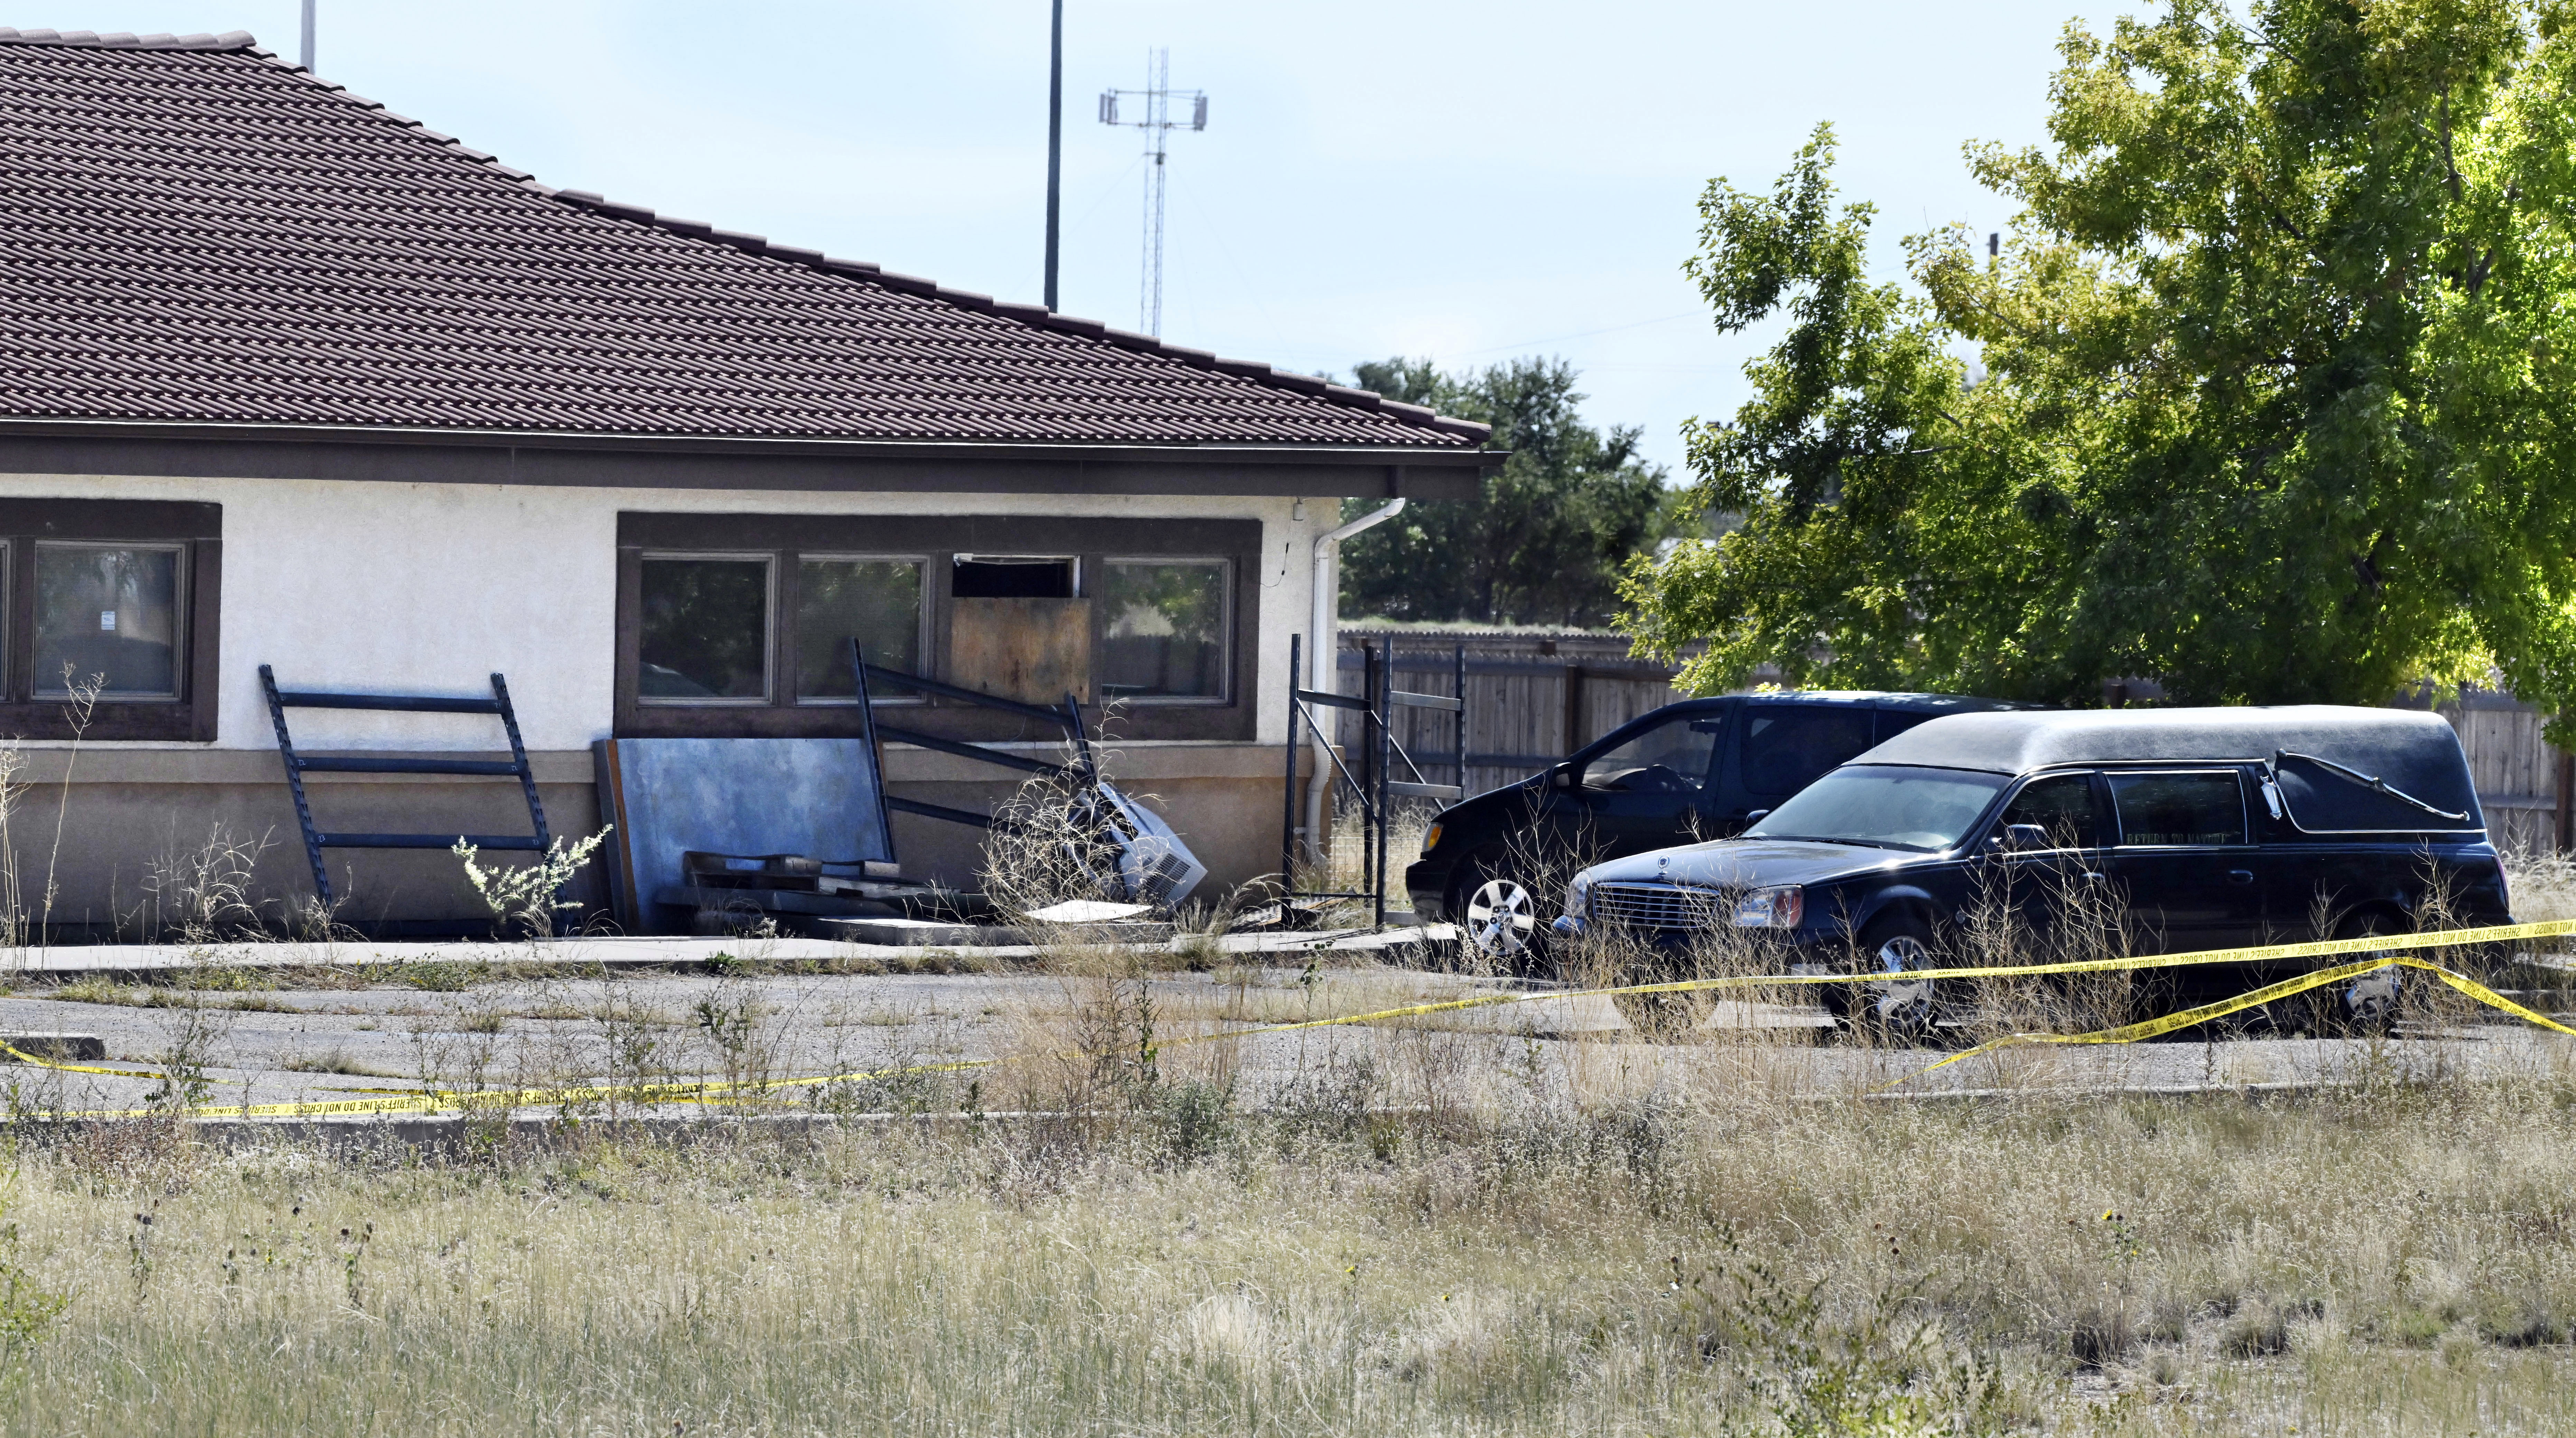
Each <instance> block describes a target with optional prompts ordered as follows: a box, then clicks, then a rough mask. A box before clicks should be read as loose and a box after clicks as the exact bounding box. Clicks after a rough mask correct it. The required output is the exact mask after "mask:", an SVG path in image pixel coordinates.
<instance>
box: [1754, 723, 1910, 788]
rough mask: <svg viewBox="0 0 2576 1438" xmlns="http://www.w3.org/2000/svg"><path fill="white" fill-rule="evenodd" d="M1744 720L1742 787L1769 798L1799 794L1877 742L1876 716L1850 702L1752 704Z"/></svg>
mask: <svg viewBox="0 0 2576 1438" xmlns="http://www.w3.org/2000/svg"><path fill="white" fill-rule="evenodd" d="M1746 709H1747V711H1748V712H1747V714H1746V716H1745V721H1744V787H1745V788H1746V789H1747V790H1748V791H1750V792H1752V793H1755V794H1760V795H1763V796H1764V797H1766V798H1775V797H1778V796H1780V795H1783V794H1795V793H1797V792H1798V791H1799V790H1801V789H1804V788H1806V787H1807V786H1808V785H1809V784H1812V783H1814V782H1815V781H1816V776H1817V775H1819V774H1822V773H1824V772H1825V771H1826V770H1828V769H1831V768H1833V767H1834V766H1836V765H1838V764H1846V763H1849V762H1850V761H1851V760H1852V759H1854V758H1856V757H1858V756H1859V754H1860V752H1861V751H1862V750H1864V749H1867V748H1868V747H1869V746H1870V745H1871V744H1872V743H1874V742H1876V741H1875V740H1874V739H1873V738H1872V737H1871V733H1870V730H1871V727H1872V725H1873V724H1874V723H1875V722H1876V719H1877V715H1876V714H1875V713H1873V712H1872V711H1870V710H1868V709H1862V708H1857V707H1853V706H1850V705H1839V704H1836V705H1826V704H1752V705H1747V706H1746Z"/></svg>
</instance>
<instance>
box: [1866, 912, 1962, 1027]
mask: <svg viewBox="0 0 2576 1438" xmlns="http://www.w3.org/2000/svg"><path fill="white" fill-rule="evenodd" d="M1860 962H1861V965H1862V969H1863V972H1866V973H1899V972H1903V971H1905V970H1908V969H1935V968H1940V967H1942V966H1943V965H1944V963H1945V958H1944V955H1943V950H1942V944H1941V936H1940V932H1939V929H1938V928H1937V926H1936V925H1935V924H1934V923H1933V921H1932V920H1931V919H1929V918H1927V917H1925V916H1923V915H1920V914H1895V915H1890V916H1889V917H1886V918H1882V919H1879V920H1878V921H1876V922H1874V923H1872V924H1871V925H1870V926H1869V927H1868V928H1867V929H1866V930H1864V931H1863V932H1862V934H1861V939H1860ZM1937 988H1938V986H1937V985H1935V984H1933V983H1932V982H1930V981H1928V980H1914V981H1911V982H1908V981H1904V980H1895V981H1880V982H1875V983H1867V984H1855V985H1853V990H1854V991H1853V993H1852V994H1851V997H1850V998H1849V1000H1848V1001H1847V1003H1848V1006H1849V1013H1850V1022H1851V1024H1852V1026H1853V1027H1854V1028H1855V1029H1857V1030H1859V1031H1860V1032H1861V1033H1862V1034H1863V1035H1864V1036H1866V1037H1868V1038H1870V1039H1871V1040H1873V1041H1875V1042H1878V1043H1880V1044H1883V1045H1886V1046H1887V1047H1889V1048H1923V1047H1928V1046H1932V1045H1934V1044H1935V1043H1936V1042H1937V1040H1938V1039H1939V1036H1940V1019H1941V995H1940V994H1939V993H1938V992H1937Z"/></svg>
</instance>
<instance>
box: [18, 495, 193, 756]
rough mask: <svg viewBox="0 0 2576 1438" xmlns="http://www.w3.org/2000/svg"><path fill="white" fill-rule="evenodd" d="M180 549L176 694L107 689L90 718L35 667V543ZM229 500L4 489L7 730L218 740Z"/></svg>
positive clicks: (31, 735)
mask: <svg viewBox="0 0 2576 1438" xmlns="http://www.w3.org/2000/svg"><path fill="white" fill-rule="evenodd" d="M39 544H80V545H98V546H106V547H123V548H164V549H176V550H178V551H179V574H178V584H177V589H176V592H175V593H174V594H173V596H172V603H173V608H174V609H175V611H176V612H175V613H174V614H173V616H172V618H173V621H174V630H173V633H174V638H175V639H176V641H177V646H178V649H179V653H178V654H177V655H176V656H175V662H174V665H173V668H174V670H175V673H174V674H173V676H172V677H173V679H174V680H175V681H176V684H177V690H178V692H177V693H176V694H175V695H173V696H171V697H168V698H147V697H140V696H137V697H132V698H110V697H107V696H101V698H100V700H99V702H98V703H97V704H96V705H95V706H93V708H92V709H91V711H90V714H89V717H88V720H87V722H86V723H80V722H76V716H75V715H74V714H72V713H71V712H70V711H71V708H72V705H71V701H70V700H69V699H68V698H67V697H64V696H62V695H60V694H56V695H55V696H53V697H47V696H45V695H44V694H43V693H42V691H41V690H40V689H39V687H38V676H37V674H36V672H35V669H36V547H37V545H39ZM222 615H223V506H222V505H220V504H211V503H203V502H197V501H188V500H139V499H53V498H25V499H19V498H0V732H6V733H9V734H14V735H17V736H19V737H21V738H25V739H29V740H35V741H40V742H41V741H56V740H65V739H72V738H75V737H77V738H82V739H88V740H100V741H129V742H130V741H146V742H149V741H156V740H157V741H161V742H177V743H193V744H209V743H212V742H214V739H215V732H216V714H217V709H218V706H219V703H220V700H221V696H222V657H223V655H222V623H221V620H222Z"/></svg>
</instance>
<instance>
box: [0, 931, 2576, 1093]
mask: <svg viewBox="0 0 2576 1438" xmlns="http://www.w3.org/2000/svg"><path fill="white" fill-rule="evenodd" d="M2565 934H2576V920H2568V919H2558V920H2552V921H2549V922H2546V923H2537V924H2499V925H2493V926H2490V927H2485V928H2475V929H2448V930H2442V931H2438V932H2435V933H2426V934H2388V935H2373V936H2370V937H2366V938H2358V939H2321V940H2316V941H2313V942H2309V943H2298V944H2263V945H2254V946H2249V947H2242V948H2232V949H2203V950H2197V951H2194V952H2190V953H2181V954H2150V955H2142V956H2139V957H2134V958H2118V959H2076V960H2068V961H2064V962H2060V963H2048V964H1998V965H1982V966H1976V967H1963V968H1946V969H1905V970H1898V971H1889V972H1857V973H1844V974H1739V975H1731V976H1728V977H1725V978H1714V979H1675V980H1670V981H1666V982H1662V983H1652V984H1620V985H1615V986H1611V987H1605V988H1597V989H1577V990H1571V991H1568V990H1563V989H1545V990H1535V991H1515V992H1505V993H1493V994H1475V995H1471V996H1469V997H1466V998H1461V999H1442V1000H1437V1001H1434V1002H1429V1003H1419V1004H1405V1005H1402V1006H1400V1007H1397V1008H1391V1009H1377V1010H1373V1011H1371V1012H1368V1013H1359V1014H1343V1015H1340V1016H1338V1017H1334V1018H1323V1019H1301V1020H1297V1021H1294V1022H1289V1023H1276V1024H1260V1025H1255V1026H1253V1027H1251V1028H1243V1029H1224V1030H1219V1031H1217V1032H1214V1033H1205V1034H1184V1035H1178V1036H1175V1037H1172V1038H1168V1039H1164V1040H1160V1041H1158V1043H1157V1044H1156V1047H1158V1048H1174V1047H1180V1046H1182V1045H1186V1044H1198V1043H1212V1042H1215V1041H1217V1040H1220V1039H1244V1038H1258V1037H1260V1036H1262V1035H1265V1034H1281V1033H1294V1032H1297V1031H1300V1030H1304V1029H1320V1028H1338V1027H1346V1026H1349V1025H1352V1024H1370V1023H1382V1022H1385V1021H1387V1020H1390V1019H1403V1018H1418V1017H1421V1016H1424V1015H1427V1014H1438V1013H1453V1012H1457V1011H1460V1010H1465V1009H1476V1008H1493V1007H1498V1006H1501V1005H1506V1004H1524V1003H1540V1002H1546V1001H1550V1000H1560V999H1581V998H1600V997H1609V996H1615V995H1619V994H1678V993H1694V992H1706V991H1714V990H1724V989H1754V988H1764V989H1767V988H1784V987H1804V986H1812V985H1817V984H1850V983H1885V982H1889V981H1891V980H1901V981H1903V982H1907V983H1920V982H1928V981H1932V980H1940V979H1998V978H2033V977H2041V976H2045V975H2051V974H2088V973H2111V972H2118V971H2123V970H2134V969H2169V968H2187V967H2194V966H2200V965H2208V964H2238V963H2249V962H2255V961H2259V960H2268V959H2303V958H2332V957H2337V956H2340V955H2344V954H2356V953H2366V954H2370V955H2372V956H2373V957H2371V958H2370V959H2367V960H2365V961H2362V962H2359V963H2347V964H2342V965H2338V966H2335V967H2332V968H2327V969H2320V970H2316V971H2314V972H2312V973H2307V974H2301V975H2298V976H2296V977H2294V978H2289V979H2284V980H2282V981H2280V982H2279V983H2275V984H2269V985H2266V986H2265V987H2263V988H2259V989H2256V990H2253V991H2252V992H2250V993H2246V994H2241V995H2238V996H2237V997H2235V998H2232V999H2224V1000H2221V1001H2219V1002H2217V1003H2213V1004H2204V1005H2201V1006H2200V1007H2198V1008H2192V1009H2185V1010H2183V1011H2181V1012H2179V1013H2174V1014H2168V1015H2166V1016H2164V1017H2163V1018H2158V1019H2149V1020H2146V1021H2144V1022H2142V1023H2135V1024H2128V1025H2123V1026H2121V1027H2119V1028H2112V1029H2103V1030H2101V1031H2099V1032H2096V1033H2089V1034H2015V1035H2009V1036H2007V1037H2004V1038H2000V1039H1996V1040H1994V1041H1993V1042H1991V1043H1986V1044H1980V1045H1978V1046H1977V1047H1975V1048H1972V1049H1968V1050H1965V1051H1963V1052H1960V1053H1956V1054H1953V1055H1951V1056H1950V1057H1948V1058H1945V1059H1943V1060H1941V1061H1940V1062H1938V1063H1935V1064H1932V1065H1930V1066H1928V1067H1926V1068H1924V1069H1921V1070H1919V1071H1918V1072H1916V1073H1913V1074H1909V1075H1907V1076H1906V1077H1905V1078H1903V1079H1898V1080H1895V1083H1905V1082H1908V1081H1910V1080H1912V1079H1915V1078H1920V1077H1922V1075H1923V1074H1927V1073H1930V1072H1932V1070H1933V1069H1938V1068H1945V1067H1947V1066H1949V1065H1951V1064H1954V1063H1957V1062H1959V1061H1961V1060H1963V1059H1969V1058H1974V1057H1976V1056H1978V1055H1979V1054H1986V1053H1992V1052H1994V1051H1995V1050H1997V1049H2001V1048H2007V1047H2011V1046H2013V1045H2016V1044H2025V1043H2049V1044H2121V1043H2134V1042H2136V1041H2138V1040H2140V1039H2148V1038H2154V1037H2157V1036H2159V1035H2162V1034H2167V1033H2172V1032H2174V1031H2175V1030H2177V1029H2183V1028H2189V1027H2190V1026H2191V1025H2193V1024H2197V1023H2206V1022H2208V1021H2209V1020H2211V1019H2217V1018H2224V1017H2226V1016H2227V1015H2229V1014H2232V1013H2237V1012H2240V1011H2242V1010H2244V1009H2249V1008H2254V1007H2256V1006H2258V1005H2261V1004H2267V1003H2271V1002H2273V1001H2274V1000H2276V999H2281V998H2286V997H2289V996H2291V995H2295V994H2300V993H2305V992H2307V991H2308V990H2310V989H2315V988H2321V987H2323V986H2324V985H2327V984H2331V983H2336V982H2339V981H2341V980H2344V979H2348V978H2355V977H2358V976H2360V975H2362V974H2366V973H2370V972H2373V971H2375V970H2379V969H2384V968H2389V967H2404V968H2412V969H2421V970H2424V971H2425V972H2427V973H2430V974H2432V975H2434V976H2435V977H2437V978H2439V979H2441V981H2442V982H2443V983H2445V984H2448V985H2449V986H2451V987H2452V988H2454V989H2457V990H2459V991H2460V992H2461V993H2464V994H2467V995H2468V996H2470V997H2471V998H2474V999H2476V1000H2477V1001H2478V1002H2480V1003H2483V1004H2486V1005H2488V1006H2490V1007H2492V1008H2496V1009H2499V1010H2502V1011H2504V1012H2506V1013H2510V1014H2513V1015H2515V1016H2516V1017H2518V1018H2521V1019H2523V1020H2525V1021H2527V1022H2530V1023H2534V1024H2538V1025H2540V1026H2541V1027H2543V1028H2548V1029H2553V1030H2555V1031H2557V1032H2559V1033H2563V1034H2570V1035H2576V1028H2569V1027H2568V1026H2566V1025H2564V1024H2561V1023H2559V1022H2557V1021H2556V1020H2554V1019H2551V1018H2549V1017H2547V1016H2546V1015H2543V1014H2539V1013H2535V1012H2533V1011H2532V1010H2530V1009H2528V1008H2525V1007H2523V1006H2522V1005H2520V1004H2517V1003H2515V1002H2513V1001H2512V1000H2510V999H2508V998H2506V997H2504V996H2503V995H2501V994H2498V993H2496V992H2495V991H2494V990H2492V989H2489V988H2487V987H2485V986H2484V985H2482V984H2480V983H2478V982H2477V981H2476V980H2474V979H2471V978H2468V977H2467V976H2465V975H2462V974H2457V973H2454V972H2452V971H2451V970H2449V969H2446V968H2443V967H2441V966H2440V965H2438V964H2433V963H2429V962H2426V961H2424V960H2421V959H2410V958H2403V957H2399V956H2397V955H2396V954H2394V953H2391V952H2390V951H2392V950H2399V949H2435V948H2463V947H2467V946H2470V945H2475V944H2494V943H2508V942H2511V941H2514V940H2517V939H2541V938H2553V937H2557V936H2560V935H2565ZM0 1052H6V1053H7V1054H8V1055H9V1056H10V1057H11V1058H13V1059H15V1060H17V1061H18V1062H20V1063H24V1064H31V1065H34V1066H36V1067H38V1068H44V1069H51V1070H54V1071H56V1072H60V1073H82V1074H101V1075H106V1076H109V1077H114V1078H132V1079H149V1080H153V1081H156V1082H167V1078H168V1076H167V1075H164V1074H159V1073H153V1072H149V1071H136V1070H133V1069H119V1068H107V1067H102V1066H98V1065H93V1064H74V1063H62V1062H58V1061H55V1060H52V1059H44V1058H38V1057H36V1056H35V1055H33V1054H30V1053H26V1052H24V1051H22V1050H20V1049H18V1048H16V1047H14V1046H12V1045H9V1044H7V1043H0ZM1063 1056H1064V1057H1081V1055H1079V1054H1068V1055H1063ZM1003 1062H1005V1060H1003V1059H958V1060H955V1061H953V1062H949V1063H935V1064H910V1065H904V1066H900V1067H896V1068H887V1069H872V1070H866V1071H862V1072H856V1073H833V1074H810V1075H803V1076H799V1077H794V1078H775V1079H743V1080H720V1081H695V1082H687V1083H679V1082H672V1083H655V1084H585V1085H578V1086H572V1087H562V1088H542V1089H498V1090H490V1091H486V1092H457V1091H453V1090H445V1089H425V1090H422V1091H420V1092H418V1093H396V1092H388V1091H386V1090H381V1089H377V1090H359V1092H368V1093H376V1094H382V1095H384V1096H383V1097H375V1098H360V1099H321V1100H303V1101H296V1102H289V1103H264V1104H202V1105H196V1106H193V1107H191V1108H189V1109H188V1110H187V1112H189V1113H191V1114H203V1115H210V1116H216V1117H240V1118H334V1117H344V1116H352V1115H360V1114H405V1113H407V1114H437V1113H455V1112H471V1111H475V1110H496V1111H504V1112H506V1111H509V1110H513V1109H519V1108H541V1107H550V1106H557V1105H564V1104H576V1103H609V1102H625V1103H633V1104H638V1105H643V1104H662V1103H708V1102H715V1101H719V1100H726V1099H738V1098H740V1097H741V1096H744V1095H750V1096H753V1097H755V1098H756V1097H759V1096H762V1095H766V1094H768V1093H771V1092H773V1091H777V1090H782V1089H799V1088H817V1087H824V1086H828V1085H831V1084H839V1083H865V1082H868V1081H870V1080H875V1079H886V1078H897V1077H902V1076H906V1075H911V1074H924V1073H962V1072H965V1071H966V1070H969V1069H978V1068H989V1067H992V1066H994V1065H996V1064H1000V1063H1003ZM1889 1086H1892V1085H1889ZM168 1112H170V1110H168V1109H152V1108H143V1109H82V1110H66V1111H61V1112H49V1113H45V1114H42V1115H40V1116H41V1117H45V1118H55V1119H70V1118H82V1119H97V1118H148V1117H155V1116H158V1115H162V1114H165V1113H168Z"/></svg>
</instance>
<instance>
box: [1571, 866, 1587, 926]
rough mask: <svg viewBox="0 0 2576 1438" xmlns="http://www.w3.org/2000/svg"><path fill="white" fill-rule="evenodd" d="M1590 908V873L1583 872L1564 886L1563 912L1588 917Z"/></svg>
mask: <svg viewBox="0 0 2576 1438" xmlns="http://www.w3.org/2000/svg"><path fill="white" fill-rule="evenodd" d="M1591 907H1592V871H1591V870H1589V869H1586V870H1584V871H1583V872H1582V873H1579V874H1577V875H1575V876H1574V882H1573V883H1571V884H1568V885H1566V886H1565V912H1566V913H1569V914H1577V915H1584V916H1589V914H1590V913H1591Z"/></svg>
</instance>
